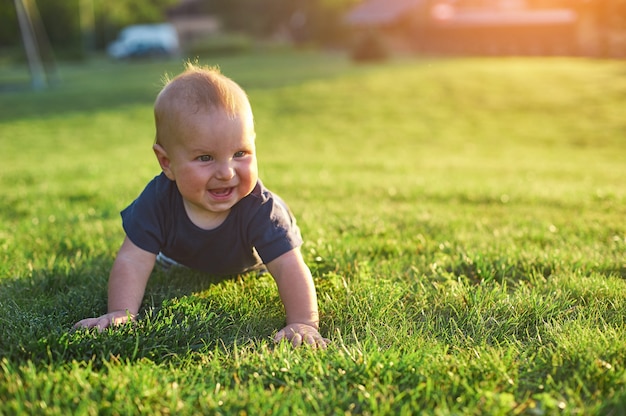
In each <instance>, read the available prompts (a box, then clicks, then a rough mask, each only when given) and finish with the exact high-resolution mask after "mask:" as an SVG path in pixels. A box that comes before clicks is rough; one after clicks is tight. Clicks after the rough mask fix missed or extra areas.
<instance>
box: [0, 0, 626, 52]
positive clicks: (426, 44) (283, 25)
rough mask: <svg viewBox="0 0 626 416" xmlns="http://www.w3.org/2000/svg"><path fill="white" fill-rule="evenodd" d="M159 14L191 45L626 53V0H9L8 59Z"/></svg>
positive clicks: (0, 27) (2, 30) (78, 47)
mask: <svg viewBox="0 0 626 416" xmlns="http://www.w3.org/2000/svg"><path fill="white" fill-rule="evenodd" d="M155 23H167V24H169V25H171V26H172V27H173V28H174V29H175V31H176V33H177V36H178V42H179V47H180V53H184V54H187V55H199V54H200V55H201V54H204V53H211V52H213V51H219V52H220V53H224V52H237V51H241V50H245V49H248V48H253V47H257V46H259V44H265V45H267V44H272V45H289V46H298V47H303V46H306V47H311V46H314V47H323V48H344V49H346V50H349V51H351V53H352V55H353V57H354V58H355V59H380V58H382V57H385V56H386V55H388V54H392V53H428V54H474V55H476V54H480V55H485V54H488V55H585V56H600V57H624V56H626V0H264V1H259V0H116V1H107V0H46V1H36V0H13V1H4V2H1V3H0V56H1V58H0V59H1V60H2V61H5V62H6V61H11V60H18V61H19V60H22V61H24V60H25V59H26V58H27V51H25V47H24V46H25V45H24V44H25V43H28V42H33V43H35V46H36V47H37V48H38V53H39V55H41V56H42V59H44V60H45V59H46V58H47V56H46V55H49V54H54V57H56V58H57V59H63V60H66V59H73V60H80V59H85V58H86V57H89V56H90V55H92V54H98V53H104V52H106V51H107V47H109V45H111V43H113V42H114V41H115V40H116V39H118V38H119V36H120V32H121V31H122V30H123V29H124V28H127V27H128V26H131V25H139V24H141V25H145V24H155ZM29 32H30V33H29ZM146 36H147V37H150V36H148V35H146ZM153 37H154V36H153ZM28 38H32V39H28ZM152 52H155V51H152ZM157 52H158V51H157Z"/></svg>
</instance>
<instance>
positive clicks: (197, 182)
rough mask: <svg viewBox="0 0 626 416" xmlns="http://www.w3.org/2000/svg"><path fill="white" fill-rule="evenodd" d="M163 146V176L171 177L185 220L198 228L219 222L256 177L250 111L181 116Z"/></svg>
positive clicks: (252, 185) (245, 192) (256, 169)
mask: <svg viewBox="0 0 626 416" xmlns="http://www.w3.org/2000/svg"><path fill="white" fill-rule="evenodd" d="M179 120H181V125H179V126H172V127H175V128H172V129H171V130H170V131H171V132H175V134H174V136H175V137H173V138H172V139H173V140H170V141H168V144H167V145H165V147H164V149H165V151H166V153H167V157H168V159H169V169H164V171H165V173H166V175H167V176H168V177H169V178H170V179H172V180H174V181H176V185H177V187H178V189H179V191H180V193H181V195H182V196H183V199H184V201H185V208H186V210H187V214H188V215H189V217H190V219H191V220H192V221H193V222H194V223H195V224H196V225H198V226H200V227H202V228H211V227H212V226H214V225H216V224H219V223H220V222H221V221H222V220H223V219H224V218H225V217H226V216H227V215H228V212H229V211H230V209H231V208H232V207H233V205H235V204H236V203H237V202H239V201H240V200H241V199H242V198H243V197H245V196H246V195H248V194H250V192H252V190H253V189H254V187H255V185H256V182H257V179H258V168H257V160H256V149H255V143H254V140H255V134H254V125H253V122H252V116H251V114H250V115H249V116H246V114H245V113H244V114H242V115H239V116H238V117H235V118H232V117H229V116H228V115H226V113H225V112H223V111H222V110H218V111H211V112H206V111H201V112H198V113H196V114H191V115H185V116H184V117H181V118H180V119H179Z"/></svg>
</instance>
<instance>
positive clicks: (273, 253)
mask: <svg viewBox="0 0 626 416" xmlns="http://www.w3.org/2000/svg"><path fill="white" fill-rule="evenodd" d="M250 235H251V236H252V245H253V246H254V248H255V249H256V251H257V253H259V256H260V257H261V260H263V263H265V264H267V263H269V262H271V261H272V260H275V259H276V258H278V257H280V256H281V255H283V254H285V253H287V252H288V251H291V250H292V249H294V248H296V247H299V246H301V245H302V236H301V235H300V229H299V228H298V225H297V224H296V219H295V217H294V216H293V214H292V213H291V211H290V210H289V208H288V207H287V205H286V204H285V203H284V202H283V201H282V200H281V199H280V198H278V197H277V196H275V195H273V196H272V197H271V198H269V199H268V200H266V201H265V202H264V203H263V204H262V205H261V207H260V208H259V211H258V212H257V214H256V215H255V216H254V218H253V220H252V221H251V224H250Z"/></svg>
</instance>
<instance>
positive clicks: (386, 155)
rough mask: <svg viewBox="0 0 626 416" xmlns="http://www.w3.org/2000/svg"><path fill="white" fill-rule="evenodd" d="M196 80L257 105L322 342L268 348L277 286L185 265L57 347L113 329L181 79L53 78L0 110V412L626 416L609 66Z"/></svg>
mask: <svg viewBox="0 0 626 416" xmlns="http://www.w3.org/2000/svg"><path fill="white" fill-rule="evenodd" d="M200 62H201V63H205V64H211V65H215V64H217V65H219V66H220V67H221V68H222V71H223V72H224V73H225V74H226V75H228V76H230V77H232V78H234V79H235V80H236V81H238V82H239V83H240V84H241V85H242V86H243V87H244V88H245V89H246V90H247V91H248V93H249V96H250V99H251V102H252V105H253V109H254V111H255V117H256V122H257V137H258V138H257V146H258V153H259V155H258V156H259V165H260V174H261V178H262V179H263V181H264V183H265V184H266V185H267V186H268V187H269V188H270V189H272V190H274V191H275V192H277V193H278V194H280V195H281V196H282V197H283V198H284V199H285V200H286V201H287V202H288V203H289V204H290V206H291V208H292V210H293V211H294V213H295V214H296V216H297V217H298V220H299V224H300V227H301V230H302V232H303V235H304V237H305V240H306V242H305V244H304V246H303V253H304V256H305V259H306V261H307V263H308V264H309V265H310V267H311V270H312V272H313V275H314V278H315V281H316V285H317V289H318V297H319V304H320V312H321V330H322V333H323V334H324V335H326V336H328V337H329V338H331V339H332V340H333V344H332V345H331V346H330V347H329V348H328V349H327V350H325V351H312V350H310V349H308V348H301V349H297V350H294V349H293V348H291V347H290V346H287V345H283V344H281V345H278V346H276V345H274V344H273V342H272V341H271V337H272V335H273V333H274V332H275V331H276V330H277V329H279V328H281V327H282V324H283V322H284V314H283V310H282V305H281V303H280V301H279V298H278V294H277V291H276V288H275V285H274V283H273V281H272V279H271V277H268V276H264V277H260V278H257V277H256V276H254V275H244V276H238V277H236V278H233V279H228V280H219V279H213V278H207V277H205V276H202V275H200V274H197V273H194V272H189V271H176V272H174V273H171V274H165V273H163V272H158V271H155V272H154V274H153V276H152V278H151V281H150V283H149V286H148V289H147V291H146V296H145V299H144V304H143V306H144V307H143V313H142V319H141V320H140V321H139V322H138V323H137V324H136V325H132V326H131V325H129V326H125V327H123V328H120V329H117V330H111V331H105V332H103V333H97V332H89V331H78V332H72V331H71V330H70V329H71V327H72V325H73V324H74V323H75V322H76V321H78V320H80V319H82V318H85V317H89V316H94V315H100V314H102V313H103V312H105V310H106V285H107V278H108V271H109V269H110V267H111V264H112V262H113V259H114V256H115V253H116V251H117V248H118V247H119V245H120V243H121V241H122V238H123V231H122V229H121V223H120V218H119V211H120V210H121V209H123V208H124V207H125V206H126V205H128V204H129V203H130V202H131V201H132V200H133V199H134V198H135V197H136V196H137V195H138V193H139V192H140V191H141V190H142V189H143V186H144V185H145V184H146V183H147V181H149V180H150V179H151V178H152V177H153V176H155V175H156V174H158V164H157V163H156V160H155V158H154V156H153V154H152V152H151V145H152V141H153V136H154V128H153V121H152V102H153V100H154V97H155V95H156V93H157V92H158V90H159V87H160V85H161V78H162V75H163V74H164V73H166V72H167V73H170V74H176V73H178V72H179V71H180V70H181V69H182V64H181V62H140V63H121V64H114V63H110V62H104V61H94V62H92V63H89V64H83V65H62V66H61V67H60V68H59V76H60V78H61V80H62V82H61V83H60V84H59V85H56V86H54V87H53V88H51V89H49V90H46V91H38V92H33V91H29V90H23V91H15V90H13V91H8V90H6V89H5V90H4V91H2V92H0V155H2V165H1V166H0V187H1V189H2V198H0V414H7V415H10V414H50V415H66V414H78V415H82V414H94V415H95V414H103V415H106V414H111V415H116V414H120V415H125V414H140V413H142V414H181V415H186V414H224V415H232V414H250V415H264V414H303V415H307V414H372V415H378V414H389V415H398V414H401V415H402V414H406V415H409V414H420V413H423V414H433V415H434V414H436V415H451V414H470V415H483V414H495V415H497V414H527V415H552V414H567V415H570V414H585V415H587V414H602V415H623V414H626V390H625V386H626V221H625V218H626V185H625V184H626V181H625V180H626V110H625V109H626V61H596V60H587V59H572V58H510V59H496V58H481V59H469V58H466V59H412V60H407V59H403V60H396V61H393V62H388V63H385V64H379V65H371V66H354V65H352V64H351V63H350V62H349V61H348V60H347V59H346V58H345V57H342V56H340V55H323V54H316V53H281V54H278V53H277V54H267V55H265V56H258V55H250V56H239V57H228V58H223V59H213V60H211V59H201V60H200ZM19 71H25V69H24V68H20V69H19V70H18V69H16V68H6V67H5V68H0V83H2V84H6V83H7V82H15V80H16V79H20V76H22V75H20V74H21V73H20V72H19Z"/></svg>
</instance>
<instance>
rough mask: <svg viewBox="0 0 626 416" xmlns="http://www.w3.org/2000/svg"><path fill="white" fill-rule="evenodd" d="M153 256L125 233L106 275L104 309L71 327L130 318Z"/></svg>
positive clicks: (136, 309)
mask: <svg viewBox="0 0 626 416" xmlns="http://www.w3.org/2000/svg"><path fill="white" fill-rule="evenodd" d="M155 260H156V255H154V254H152V253H150V252H148V251H145V250H142V249H140V248H139V247H137V246H136V245H135V244H133V242H132V241H130V239H129V238H128V237H126V238H125V239H124V243H123V244H122V247H120V250H119V252H118V253H117V257H116V258H115V262H114V263H113V268H112V269H111V274H110V276H109V302H108V313H106V314H105V315H102V316H100V317H98V318H87V319H83V320H82V321H80V322H77V323H76V324H75V325H74V328H94V327H95V328H98V329H99V330H103V329H105V328H107V327H109V326H111V325H113V326H115V325H120V324H124V323H126V322H127V321H128V319H129V318H130V319H133V320H134V319H135V316H136V315H137V313H138V312H139V307H140V306H141V301H142V299H143V295H144V291H145V289H146V284H147V283H148V279H149V278H150V273H151V272H152V268H153V267H154V262H155Z"/></svg>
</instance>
